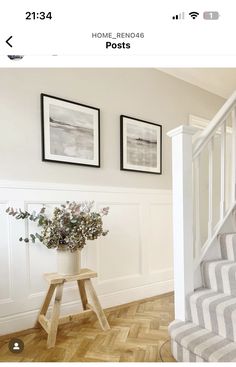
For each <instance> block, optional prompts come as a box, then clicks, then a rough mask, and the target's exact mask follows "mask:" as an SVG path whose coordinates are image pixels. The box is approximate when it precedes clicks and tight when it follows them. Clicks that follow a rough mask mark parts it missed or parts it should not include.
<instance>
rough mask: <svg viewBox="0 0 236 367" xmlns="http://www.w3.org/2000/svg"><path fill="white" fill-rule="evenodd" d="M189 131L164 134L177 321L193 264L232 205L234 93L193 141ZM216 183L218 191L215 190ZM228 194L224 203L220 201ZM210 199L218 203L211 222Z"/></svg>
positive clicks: (235, 187) (235, 196) (235, 184)
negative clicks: (169, 168) (203, 169)
mask: <svg viewBox="0 0 236 367" xmlns="http://www.w3.org/2000/svg"><path fill="white" fill-rule="evenodd" d="M229 121H231V122H232V127H231V126H227V124H228V123H229ZM195 132H196V129H195V128H193V127H191V126H188V125H181V126H179V127H178V128H176V129H174V130H171V131H170V132H169V133H168V134H167V135H168V136H169V137H171V138H172V176H173V236H174V238H173V243H174V279H175V318H177V319H180V320H186V309H185V300H186V296H187V295H188V294H189V293H190V292H192V291H193V290H194V271H195V270H196V266H199V264H200V262H201V260H202V258H203V256H204V254H205V253H206V251H207V250H208V249H209V248H210V246H211V245H212V243H213V241H214V239H215V238H216V236H217V234H218V232H219V230H220V228H221V227H222V225H223V224H224V223H225V221H226V219H227V218H228V215H229V214H230V213H231V212H232V210H233V208H234V207H235V203H236V201H235V200H236V92H235V93H233V95H232V96H231V97H230V98H229V99H228V100H227V101H226V103H225V104H224V105H223V107H222V108H221V109H220V110H219V112H218V113H217V114H216V116H215V117H214V118H213V119H212V121H211V122H210V123H209V125H208V126H207V127H206V129H204V130H203V132H202V133H201V134H200V135H199V137H198V138H197V139H195V142H194V144H193V142H192V136H193V135H194V134H195ZM229 133H230V134H232V150H231V152H230V150H229V149H228V150H227V146H226V144H227V141H229V140H228V138H229ZM227 134H228V135H227ZM219 138H220V139H219ZM218 144H220V160H219V157H217V149H216V148H217V146H218ZM206 149H207V151H208V165H207V172H208V181H207V190H206V192H207V193H208V203H207V201H206V202H203V203H202V204H204V205H200V197H201V192H200V187H201V185H200V181H201V178H202V177H201V164H202V162H203V164H206V161H205V160H204V159H201V158H204V156H203V153H204V152H205V151H206ZM227 152H228V153H227ZM229 152H230V153H229ZM226 153H227V154H228V155H230V156H227V154H226ZM204 154H205V153H204ZM231 161H232V163H231ZM218 162H219V164H220V182H219V183H217V184H216V182H215V180H216V177H217V175H216V172H215V171H214V170H215V169H216V168H215V167H216V166H217V164H218ZM227 162H230V165H229V164H228V165H227V164H226V163H227ZM227 167H230V171H231V172H227ZM228 174H230V176H231V180H232V183H231V186H230V185H226V176H227V175H228ZM204 182H205V181H204ZM218 184H219V185H220V190H219V193H218V191H217V190H216V187H217V185H218ZM193 189H194V190H193ZM193 191H194V192H193ZM229 191H230V192H229ZM231 191H232V192H231ZM218 196H219V197H218ZM228 197H229V198H230V201H229V203H227V205H226V198H228ZM215 202H217V203H219V217H218V218H217V220H216V210H215V207H214V205H215ZM203 211H204V213H208V222H207V236H206V238H205V239H202V235H201V230H202V228H201V222H202V215H203V214H204V213H203ZM193 233H194V234H195V236H193Z"/></svg>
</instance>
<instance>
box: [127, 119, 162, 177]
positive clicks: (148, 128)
mask: <svg viewBox="0 0 236 367" xmlns="http://www.w3.org/2000/svg"><path fill="white" fill-rule="evenodd" d="M129 123H130V134H131V135H130V137H128V135H127V130H128V124H129ZM142 125H143V133H142V132H141V129H142ZM135 126H136V132H135ZM155 129H156V131H157V133H156V138H155ZM132 130H133V132H132ZM132 134H133V137H132ZM145 134H146V135H147V136H152V137H153V138H152V139H154V140H149V138H147V139H145V138H143V137H142V136H144V135H145ZM129 145H130V148H129ZM139 147H140V153H139ZM158 147H159V148H158ZM129 150H130V151H129ZM142 150H143V152H142ZM141 157H142V161H143V162H144V163H145V162H146V164H149V166H147V165H146V166H145V164H144V163H143V164H142V162H141ZM148 158H149V162H148ZM138 160H139V161H140V164H138ZM155 160H156V163H157V164H156V167H154V162H155ZM120 169H121V170H122V171H132V172H142V173H151V174H157V175H161V174H162V125H160V124H156V123H154V122H149V121H145V120H141V119H138V118H135V117H131V116H127V115H121V116H120Z"/></svg>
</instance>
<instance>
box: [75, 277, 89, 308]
mask: <svg viewBox="0 0 236 367" xmlns="http://www.w3.org/2000/svg"><path fill="white" fill-rule="evenodd" d="M77 282H78V287H79V293H80V298H81V302H82V305H83V309H84V310H86V309H87V304H88V300H87V295H86V291H85V286H84V280H78V281H77Z"/></svg>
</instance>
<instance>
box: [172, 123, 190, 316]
mask: <svg viewBox="0 0 236 367" xmlns="http://www.w3.org/2000/svg"><path fill="white" fill-rule="evenodd" d="M195 133H196V128H193V127H191V126H187V125H182V126H180V127H178V128H176V129H174V130H171V131H170V132H168V134H167V135H168V136H169V137H171V138H172V172H173V176H172V177H173V187H172V190H173V191H172V192H173V195H172V196H173V247H174V282H175V318H177V319H179V320H183V321H185V320H186V319H187V315H186V306H185V301H186V296H187V294H189V293H191V292H192V291H193V289H194V282H193V276H194V274H193V267H194V264H193V192H192V136H193V134H195Z"/></svg>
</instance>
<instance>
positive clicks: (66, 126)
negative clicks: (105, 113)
mask: <svg viewBox="0 0 236 367" xmlns="http://www.w3.org/2000/svg"><path fill="white" fill-rule="evenodd" d="M40 102H41V135H42V161H44V162H54V163H64V164H73V165H80V166H88V167H94V168H99V167H100V166H101V162H100V156H101V154H100V109H99V108H97V107H93V106H89V105H85V104H82V103H78V102H75V101H71V100H67V99H64V98H59V97H56V96H52V95H49V94H45V93H41V94H40ZM53 103H54V104H53ZM50 105H51V106H53V113H54V115H56V114H61V115H63V113H64V115H66V114H67V118H68V117H70V113H69V112H70V111H69V107H70V105H71V117H70V118H71V120H72V119H73V118H74V117H75V116H76V112H77V115H79V114H81V115H84V118H85V120H86V113H87V114H88V116H87V121H83V124H84V125H87V127H85V126H78V124H77V122H76V123H75V122H74V125H71V122H66V121H65V122H64V121H63V122H62V121H54V120H53V122H54V123H55V125H56V124H57V130H58V131H57V135H58V134H59V131H60V130H61V131H62V130H64V136H66V135H68V136H70V133H69V130H70V129H71V130H73V129H74V131H75V132H76V133H77V135H78V134H79V129H80V130H82V131H83V130H84V131H83V133H84V135H85V134H87V140H89V142H88V143H89V144H88V146H87V151H86V149H85V150H84V152H83V154H84V155H86V154H87V156H88V155H92V153H93V154H94V156H93V159H89V158H86V159H85V158H80V157H77V158H75V157H72V156H71V157H70V156H69V154H68V153H67V154H66V155H64V156H63V155H61V154H57V153H56V154H52V153H51V151H52V150H53V149H54V152H53V153H55V147H56V143H55V141H54V142H53V143H52V137H51V133H50V131H52V128H50V124H51V123H52V117H51V115H50V113H51V114H52V111H51V112H50ZM56 107H57V110H58V111H57V110H56ZM75 107H76V108H75ZM92 118H93V119H94V120H93V121H92V122H91V121H90V120H92ZM60 124H61V126H60ZM58 125H59V126H58ZM90 125H91V126H93V130H92V132H91V128H90ZM53 128H54V130H56V129H55V127H53ZM66 131H67V133H66ZM82 131H81V132H80V133H81V134H82ZM54 135H55V132H54ZM72 138H73V135H72ZM92 138H93V144H94V145H93V151H92V149H90V151H89V147H91V140H92ZM58 140H59V139H58ZM60 140H62V137H60ZM84 140H85V139H84ZM84 140H83V141H84ZM68 143H69V140H68ZM52 146H53V147H52ZM61 146H63V144H58V150H59V151H60V150H62V147H61ZM76 147H77V144H74V146H69V147H68V149H67V150H68V151H69V150H71V151H72V150H75V148H76ZM81 154H82V152H81Z"/></svg>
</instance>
